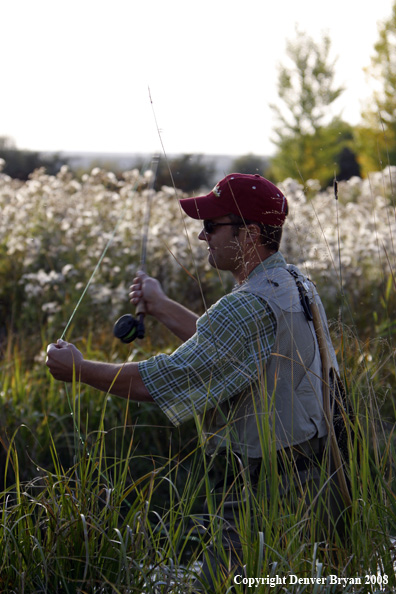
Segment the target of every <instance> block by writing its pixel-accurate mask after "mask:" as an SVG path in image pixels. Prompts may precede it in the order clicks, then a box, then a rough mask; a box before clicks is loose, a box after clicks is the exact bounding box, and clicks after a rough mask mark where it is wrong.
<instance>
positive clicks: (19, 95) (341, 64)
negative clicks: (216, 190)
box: [0, 0, 393, 155]
mask: <svg viewBox="0 0 396 594" xmlns="http://www.w3.org/2000/svg"><path fill="white" fill-rule="evenodd" d="M392 5H393V0H375V1H373V0H331V1H328V2H325V1H321V0H275V1H272V2H269V1H268V0H199V1H198V2H193V1H192V0H111V1H110V0H106V1H103V0H94V1H92V0H68V1H67V2H65V1H61V0H35V1H34V2H32V0H12V1H8V2H7V0H3V2H2V6H1V33H0V55H1V80H2V90H1V93H0V136H8V137H11V138H12V139H13V140H14V141H15V143H16V145H17V146H18V148H21V149H22V148H24V149H31V150H38V151H60V152H62V151H68V152H76V153H78V152H102V153H154V152H158V151H159V152H162V151H163V150H165V152H166V153H167V154H169V155H171V154H175V153H194V154H200V153H202V154H223V155H243V154H247V153H254V154H257V155H270V154H272V153H273V152H274V150H275V148H274V145H273V143H272V142H271V139H272V138H273V137H274V135H273V128H274V125H275V121H274V114H273V112H272V110H271V109H270V107H269V105H270V103H275V102H276V101H277V100H278V99H277V76H278V68H279V65H280V64H284V63H286V54H285V48H286V41H287V40H292V39H294V38H295V36H296V27H298V28H299V30H301V31H303V32H305V33H307V34H308V35H310V36H311V37H313V39H314V40H316V41H319V40H320V39H321V37H322V36H323V34H324V33H327V34H329V36H330V38H331V48H332V49H331V56H332V57H333V58H337V62H336V66H335V70H336V82H337V84H341V85H344V86H345V87H346V90H345V91H344V93H343V94H342V96H341V98H340V99H339V100H338V101H337V104H336V105H335V108H336V111H338V112H341V113H342V116H343V118H344V119H345V120H346V121H348V122H349V123H351V124H356V123H358V122H359V120H360V113H361V109H362V106H363V103H362V102H363V101H364V100H365V99H367V98H369V97H370V96H371V94H372V85H371V84H370V81H369V80H368V79H367V76H366V75H365V74H364V71H363V68H364V67H367V66H368V65H369V64H370V57H371V56H372V55H373V53H374V44H375V42H376V41H377V39H378V23H379V22H381V21H383V20H384V19H386V18H389V17H390V15H391V10H392Z"/></svg>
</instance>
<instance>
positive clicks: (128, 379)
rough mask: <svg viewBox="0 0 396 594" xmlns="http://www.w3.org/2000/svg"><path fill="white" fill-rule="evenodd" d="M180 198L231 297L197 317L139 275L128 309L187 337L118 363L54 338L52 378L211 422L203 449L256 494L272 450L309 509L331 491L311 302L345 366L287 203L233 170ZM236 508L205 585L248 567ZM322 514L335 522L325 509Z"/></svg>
mask: <svg viewBox="0 0 396 594" xmlns="http://www.w3.org/2000/svg"><path fill="white" fill-rule="evenodd" d="M180 202H181V206H182V208H183V209H184V211H185V212H186V214H187V215H188V216H190V217H192V218H194V219H199V220H203V229H202V231H201V232H200V234H199V239H201V240H203V241H205V242H206V243H207V249H208V260H209V263H210V264H211V266H213V267H215V268H217V269H219V270H222V271H229V272H231V274H232V275H233V277H234V279H235V281H236V286H235V288H234V290H233V291H232V292H231V293H230V294H228V295H225V296H224V297H222V298H221V299H220V300H219V301H218V302H217V303H216V304H214V305H213V306H212V307H211V308H210V309H209V310H208V311H207V312H206V313H205V314H204V315H203V316H202V317H200V318H198V317H197V316H196V315H195V314H193V313H192V312H191V311H189V310H188V309H186V308H184V307H183V306H181V305H180V304H178V303H176V302H175V301H172V300H170V299H169V298H168V297H167V296H166V295H165V294H164V292H163V291H162V289H161V287H160V285H159V283H158V282H157V281H156V280H154V279H152V278H149V277H148V276H147V275H145V274H143V273H140V274H139V275H138V276H137V277H136V278H135V280H134V284H133V285H132V287H131V292H130V298H131V302H132V303H133V304H138V303H139V302H141V300H143V302H144V305H145V310H146V313H147V314H150V315H153V316H154V317H155V318H157V319H158V320H159V321H160V322H162V323H163V324H165V326H167V327H168V328H169V329H170V330H171V331H172V332H173V333H174V334H175V335H177V336H178V337H179V338H181V339H182V340H183V341H184V343H183V344H182V345H181V346H180V347H179V348H178V349H177V350H176V351H175V352H174V353H172V354H171V355H165V354H159V355H157V356H155V357H152V358H151V359H148V360H147V361H143V362H141V363H127V364H123V365H115V364H106V363H98V362H95V361H87V360H85V359H84V358H83V355H82V354H81V352H80V351H79V350H78V349H77V348H76V347H75V346H74V345H72V344H69V343H66V342H64V341H58V343H57V344H52V345H50V346H49V347H48V360H47V365H48V367H49V369H50V371H51V373H52V375H53V376H54V377H55V378H56V379H59V380H63V381H71V380H72V377H73V368H75V373H76V378H77V379H78V380H80V381H81V382H83V383H86V384H89V385H91V386H93V387H95V388H98V389H100V390H103V391H105V392H110V393H112V394H115V395H118V396H121V397H124V398H129V399H131V400H135V401H141V402H144V401H146V402H147V401H154V402H156V403H157V404H158V405H159V406H160V408H161V409H162V410H163V412H164V413H165V414H166V415H167V417H168V418H169V419H170V420H171V421H172V423H174V424H175V425H179V424H180V423H183V422H184V421H187V420H188V419H191V418H192V417H195V418H197V419H198V417H199V416H200V417H203V427H204V441H205V445H206V452H207V453H208V454H209V455H212V456H213V455H217V456H224V460H227V463H226V464H227V465H229V466H230V467H232V466H233V463H232V462H229V460H230V457H231V458H234V459H235V460H237V463H236V466H237V467H238V468H241V469H242V470H241V472H242V474H243V473H244V472H245V474H246V472H247V474H248V475H249V477H250V479H251V484H252V488H253V490H254V492H255V493H256V492H257V489H259V487H260V485H261V487H260V488H262V487H263V484H266V482H268V480H269V477H268V476H266V475H268V458H269V457H271V456H272V452H274V451H275V460H276V461H277V463H278V469H277V470H274V472H278V473H279V476H280V485H281V487H280V489H281V490H282V492H283V493H290V492H291V491H293V492H294V493H295V492H296V489H293V488H292V486H291V484H290V472H289V471H290V468H291V467H292V466H293V470H292V472H295V477H296V481H295V482H296V484H298V485H299V488H300V489H301V491H300V492H301V495H300V496H301V497H303V498H305V497H307V492H308V491H309V492H310V494H311V500H310V501H307V508H309V506H310V505H311V504H312V498H313V497H314V496H313V493H314V494H317V493H318V492H319V491H320V490H321V489H322V487H323V483H320V474H321V473H320V470H319V469H320V466H321V464H322V460H323V456H324V452H325V446H326V436H327V433H328V429H327V423H326V418H325V414H324V410H323V393H322V392H323V386H322V384H328V382H329V381H330V378H329V377H322V359H321V355H320V349H319V348H318V341H317V338H316V334H315V329H314V325H313V322H312V316H311V311H310V303H312V307H313V306H314V304H315V305H316V307H318V308H319V312H320V317H321V325H322V329H323V330H324V336H325V341H326V349H327V352H328V353H329V357H330V368H333V369H337V362H336V358H335V354H334V349H333V347H332V345H331V341H330V337H329V332H328V328H327V322H326V318H325V314H324V311H323V307H322V305H321V302H320V299H319V297H318V294H317V292H316V290H315V287H314V285H313V284H312V283H311V282H310V281H308V279H306V278H305V277H303V276H302V275H301V273H300V272H299V271H298V270H297V269H296V268H295V267H293V266H288V265H287V264H286V262H285V260H284V258H283V256H282V254H281V253H280V252H279V243H280V240H281V235H282V227H283V224H284V222H285V218H286V216H287V214H288V205H287V200H286V198H285V197H284V196H283V194H282V192H281V191H280V190H279V189H278V188H277V187H276V186H274V185H273V184H272V183H271V182H270V181H268V180H266V179H265V178H263V177H261V176H259V175H243V174H238V173H236V174H231V175H228V176H226V177H225V178H224V179H223V180H221V181H220V182H219V183H218V184H217V185H216V187H215V188H214V189H213V190H212V191H211V192H210V193H209V194H208V195H206V196H200V197H197V198H186V199H182V200H181V201H180ZM322 348H323V347H322ZM326 375H328V372H327V371H326ZM264 463H265V465H264V467H263V464H264ZM234 468H235V465H234ZM263 468H265V472H264V471H263ZM288 468H289V471H288V470H287V469H288ZM288 472H289V474H288ZM226 479H227V477H225V480H226ZM304 485H309V487H310V488H309V489H304ZM264 490H265V489H264ZM331 497H332V501H331V507H332V508H333V509H332V510H331V511H332V513H333V511H334V509H336V513H335V515H336V516H338V515H339V513H340V509H341V508H342V503H341V500H340V497H339V496H338V494H336V495H335V496H334V497H333V495H331ZM240 505H241V500H240V497H237V496H235V494H233V493H232V490H231V495H230V496H227V497H226V498H225V499H224V501H223V506H222V507H221V510H222V516H223V517H224V518H225V521H226V525H225V528H224V534H223V543H225V544H224V547H225V548H227V547H228V549H229V552H230V555H229V563H230V565H229V566H228V567H226V562H225V561H224V559H221V560H220V559H219V557H218V555H217V554H216V551H215V550H214V548H209V549H208V552H207V555H206V560H205V563H204V567H203V577H204V581H206V583H209V585H213V580H214V577H213V576H214V574H215V573H216V571H220V572H223V573H224V574H227V573H228V572H232V571H235V568H241V566H242V565H243V560H242V553H241V551H242V545H241V543H240V538H239V535H238V534H237V532H238V530H237V528H236V526H235V518H236V516H237V513H236V512H237V508H238V506H240ZM322 513H323V514H326V517H327V510H325V511H323V510H322ZM323 517H324V516H323Z"/></svg>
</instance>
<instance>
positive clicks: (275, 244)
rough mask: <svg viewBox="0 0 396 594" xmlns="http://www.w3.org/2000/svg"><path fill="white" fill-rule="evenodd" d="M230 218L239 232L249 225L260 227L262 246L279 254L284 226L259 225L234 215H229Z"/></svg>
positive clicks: (256, 222)
mask: <svg viewBox="0 0 396 594" xmlns="http://www.w3.org/2000/svg"><path fill="white" fill-rule="evenodd" d="M228 216H229V217H230V219H231V223H233V224H234V225H235V230H237V229H238V230H239V229H240V228H241V227H246V226H247V225H258V227H259V228H260V238H261V243H262V245H265V247H267V248H268V249H269V250H271V251H272V252H277V251H278V250H279V246H280V242H281V239H282V231H283V227H282V226H280V225H277V226H274V225H266V224H264V223H259V222H258V221H251V220H250V219H244V218H243V217H239V216H238V215H235V214H233V213H231V214H229V215H228Z"/></svg>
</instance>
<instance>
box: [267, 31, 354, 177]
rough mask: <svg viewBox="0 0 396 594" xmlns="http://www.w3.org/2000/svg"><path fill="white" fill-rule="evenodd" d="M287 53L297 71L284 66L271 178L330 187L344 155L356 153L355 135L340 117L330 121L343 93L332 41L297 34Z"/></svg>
mask: <svg viewBox="0 0 396 594" xmlns="http://www.w3.org/2000/svg"><path fill="white" fill-rule="evenodd" d="M286 52H287V55H288V57H289V58H290V61H291V66H290V67H286V66H281V67H280V69H279V77H278V95H279V98H280V100H281V101H280V105H271V108H272V109H273V111H274V113H275V115H276V118H277V121H278V123H277V125H276V127H275V129H274V131H275V134H276V138H275V139H274V142H275V144H276V146H277V152H276V154H275V156H274V157H273V158H272V160H271V175H272V176H273V177H274V178H275V179H276V180H277V181H280V180H282V179H285V178H286V177H297V178H300V179H302V180H304V181H305V180H307V179H318V180H319V181H320V183H321V184H322V185H327V184H328V183H329V181H330V180H332V179H333V178H334V175H335V174H337V173H338V171H339V159H340V155H341V153H342V150H343V149H344V148H345V147H348V148H349V150H351V151H352V144H353V142H352V141H353V129H352V128H351V126H349V125H348V124H347V123H345V122H343V121H342V119H341V118H340V116H333V117H332V118H331V117H330V118H329V113H330V108H331V107H332V106H333V105H332V104H333V103H334V102H335V101H336V99H338V97H339V96H340V95H341V93H342V92H343V88H342V87H340V86H336V85H335V83H334V75H335V69H334V65H335V61H333V62H332V61H331V60H330V38H329V37H328V36H327V35H324V36H323V38H322V39H321V41H320V43H316V42H315V41H314V40H313V39H312V38H311V37H309V36H307V35H306V34H305V33H303V32H300V31H297V36H296V39H295V40H293V41H288V42H287V46H286Z"/></svg>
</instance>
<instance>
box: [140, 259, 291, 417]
mask: <svg viewBox="0 0 396 594" xmlns="http://www.w3.org/2000/svg"><path fill="white" fill-rule="evenodd" d="M277 266H286V263H285V260H284V258H283V256H282V255H281V254H280V253H279V252H278V253H277V254H274V255H273V256H271V257H270V258H268V259H267V260H264V262H262V263H261V264H260V265H259V266H258V267H257V268H256V269H255V270H254V271H253V272H252V273H251V274H257V273H258V272H260V271H261V270H262V269H263V268H266V269H268V268H273V267H277ZM275 333H276V320H275V316H274V314H273V312H272V310H271V308H270V307H269V305H268V304H267V303H266V302H265V301H264V300H263V299H261V298H259V297H256V296H255V295H253V294H251V293H247V292H246V293H244V292H243V291H238V292H237V293H230V294H228V295H225V296H224V297H222V298H221V299H220V300H219V301H218V302H217V303H215V304H214V305H212V307H211V308H210V309H209V310H208V311H207V312H206V313H205V314H204V315H203V316H202V317H201V318H199V320H198V321H197V331H196V333H195V334H194V336H192V337H191V338H190V339H189V340H187V341H186V342H185V343H183V344H182V345H181V346H180V347H179V348H178V349H177V350H176V351H174V352H173V353H172V354H171V355H165V354H159V355H156V356H155V357H152V358H150V359H148V360H147V361H142V362H140V363H139V372H140V375H141V377H142V379H143V382H144V384H145V386H146V388H147V390H148V391H149V393H150V395H151V396H152V398H153V399H154V401H155V402H156V403H157V404H158V405H159V406H160V408H161V409H162V411H163V412H164V413H165V414H166V416H167V417H168V418H169V420H170V421H171V422H172V423H173V424H174V425H176V426H177V425H179V424H181V423H183V422H184V421H187V420H188V419H190V418H191V417H193V416H194V415H195V414H201V413H203V412H204V411H206V410H210V409H212V408H214V407H215V406H217V405H218V404H219V403H221V402H223V401H225V400H227V399H229V398H231V397H232V396H234V395H236V394H238V393H240V392H242V391H244V390H246V389H247V388H248V387H249V386H250V385H251V384H252V383H254V382H255V381H258V379H259V378H258V373H259V370H260V368H262V363H263V361H266V360H267V359H268V357H269V356H270V354H271V349H272V347H273V345H274V342H275Z"/></svg>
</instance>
